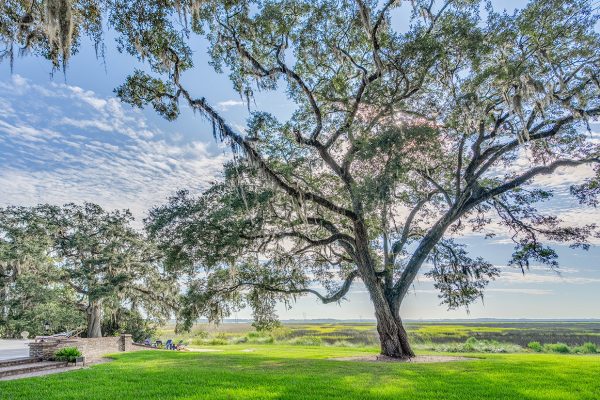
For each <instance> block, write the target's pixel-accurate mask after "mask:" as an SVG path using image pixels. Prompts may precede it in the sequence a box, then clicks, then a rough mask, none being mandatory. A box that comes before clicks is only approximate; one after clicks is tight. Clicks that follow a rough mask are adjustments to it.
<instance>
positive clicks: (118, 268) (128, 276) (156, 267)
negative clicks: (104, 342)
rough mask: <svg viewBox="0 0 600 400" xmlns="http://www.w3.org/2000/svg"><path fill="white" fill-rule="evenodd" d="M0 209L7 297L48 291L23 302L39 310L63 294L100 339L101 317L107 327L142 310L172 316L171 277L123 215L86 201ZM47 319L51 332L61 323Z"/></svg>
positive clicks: (68, 305)
mask: <svg viewBox="0 0 600 400" xmlns="http://www.w3.org/2000/svg"><path fill="white" fill-rule="evenodd" d="M1 211H2V216H4V217H5V218H3V219H2V224H1V228H2V230H1V232H2V238H3V241H2V242H0V243H2V245H3V247H5V248H6V251H5V252H3V254H4V255H5V259H7V262H6V263H2V264H0V265H6V266H12V277H13V278H14V281H15V284H13V285H11V286H10V287H7V289H8V290H7V292H8V293H10V294H11V298H13V299H25V298H27V293H30V292H31V290H30V289H31V288H32V287H36V286H37V287H39V288H43V287H44V286H46V290H45V291H44V293H43V295H41V296H37V297H35V296H34V298H32V299H31V300H30V301H28V303H29V304H30V306H29V307H30V308H33V307H36V308H37V309H38V311H39V310H41V309H42V308H43V307H44V306H46V307H50V306H51V303H53V302H54V300H55V298H56V296H58V295H61V294H62V298H63V300H64V301H65V302H66V304H63V307H65V308H66V309H69V310H76V311H78V312H80V313H82V314H83V315H85V319H86V323H85V325H86V326H87V337H101V336H102V330H101V327H102V318H103V315H102V314H103V312H108V314H109V315H108V317H109V323H108V324H106V325H105V326H108V327H111V326H116V327H118V326H119V325H123V322H124V321H123V320H124V318H117V317H119V316H122V317H127V318H128V319H131V318H132V317H136V315H137V316H138V317H139V316H140V315H141V314H140V312H141V311H143V312H144V314H145V315H147V316H151V317H152V318H154V319H164V318H166V317H168V316H169V315H170V313H171V312H172V310H173V306H174V304H173V303H174V299H175V298H176V294H177V293H176V288H177V286H176V284H175V282H174V281H173V276H172V275H170V274H167V273H165V271H164V269H163V265H162V262H161V256H160V255H159V254H158V252H157V251H156V248H155V246H154V244H153V243H152V241H149V240H148V239H147V238H146V237H144V235H142V234H141V233H140V232H138V231H136V230H135V229H134V228H133V227H132V226H131V222H132V220H133V218H132V216H131V214H130V213H129V212H128V211H111V212H107V211H104V210H103V209H102V208H101V207H99V206H97V205H95V204H91V203H85V204H84V205H82V206H79V205H75V204H67V205H65V206H63V207H58V206H52V205H39V206H36V207H8V208H6V209H3V210H1ZM7 216H8V218H6V217H7ZM25 239H27V241H25ZM34 246H35V247H34ZM23 254H27V256H23ZM25 278H27V279H28V280H29V282H28V283H27V281H25ZM19 283H21V285H19ZM23 283H27V285H26V286H23ZM54 292H56V293H54ZM39 294H42V293H39ZM52 294H54V297H52V298H46V299H44V295H45V296H46V297H48V296H50V295H52ZM30 297H31V296H30ZM54 314H57V313H54ZM54 314H52V313H49V314H46V315H45V316H44V317H45V318H49V319H52V317H51V315H54ZM130 314H131V315H130ZM51 322H52V324H53V326H52V328H53V329H56V328H57V327H58V326H60V324H59V321H56V320H52V321H51ZM130 325H131V324H130Z"/></svg>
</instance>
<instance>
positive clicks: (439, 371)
mask: <svg viewBox="0 0 600 400" xmlns="http://www.w3.org/2000/svg"><path fill="white" fill-rule="evenodd" d="M212 348H213V349H219V350H223V351H220V352H212V353H184V352H167V351H161V352H158V351H154V352H152V351H149V352H138V353H130V354H119V355H116V356H115V358H116V360H115V361H113V362H111V363H107V364H101V365H96V366H94V367H92V368H89V369H84V370H78V371H73V372H69V373H64V374H57V375H49V376H45V377H38V378H30V379H24V380H15V381H6V382H0V399H15V400H16V399H19V400H25V399H35V400H38V399H44V400H51V399H61V400H67V399H86V400H92V399H106V400H109V399H110V400H112V399H180V400H183V399H185V400H191V399H349V398H352V399H388V398H389V399H411V400H413V399H414V400H417V399H436V400H437V399H445V400H450V399H544V400H548V399H561V400H565V399H574V400H575V399H578V400H580V399H590V400H591V399H599V398H600V356H572V355H550V354H504V355H490V354H485V355H477V357H480V359H477V360H475V361H460V362H451V363H437V364H405V363H369V362H356V361H334V360H328V358H330V357H342V356H350V355H360V354H368V353H373V352H375V349H372V348H371V349H356V348H335V347H300V346H282V345H261V346H254V347H252V346H246V345H234V346H218V347H217V346H215V347H212ZM250 348H252V349H253V351H251V352H248V351H243V350H248V349H250ZM469 356H471V357H472V356H473V355H472V354H471V355H469Z"/></svg>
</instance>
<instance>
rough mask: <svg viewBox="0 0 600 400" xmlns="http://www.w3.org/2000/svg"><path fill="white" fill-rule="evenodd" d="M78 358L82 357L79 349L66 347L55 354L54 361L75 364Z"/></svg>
mask: <svg viewBox="0 0 600 400" xmlns="http://www.w3.org/2000/svg"><path fill="white" fill-rule="evenodd" d="M77 357H81V352H80V351H79V349H78V348H77V347H65V348H62V349H60V350H58V351H57V352H56V353H54V359H55V360H57V361H68V362H75V359H76V358H77Z"/></svg>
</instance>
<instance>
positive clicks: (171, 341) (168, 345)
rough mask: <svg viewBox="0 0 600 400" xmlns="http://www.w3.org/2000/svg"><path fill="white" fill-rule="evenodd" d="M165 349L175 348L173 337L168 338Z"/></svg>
mask: <svg viewBox="0 0 600 400" xmlns="http://www.w3.org/2000/svg"><path fill="white" fill-rule="evenodd" d="M165 349H167V350H175V346H174V345H173V339H169V340H167V343H165Z"/></svg>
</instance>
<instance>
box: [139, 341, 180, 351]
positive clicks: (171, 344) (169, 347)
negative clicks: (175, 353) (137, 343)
mask: <svg viewBox="0 0 600 400" xmlns="http://www.w3.org/2000/svg"><path fill="white" fill-rule="evenodd" d="M144 345H145V346H150V347H156V348H164V349H166V350H182V349H183V348H185V345H184V344H183V340H180V341H179V343H177V344H175V342H173V339H169V340H167V341H166V342H165V343H164V344H163V342H162V340H160V339H157V340H156V341H155V342H152V341H151V340H150V338H146V340H144Z"/></svg>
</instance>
